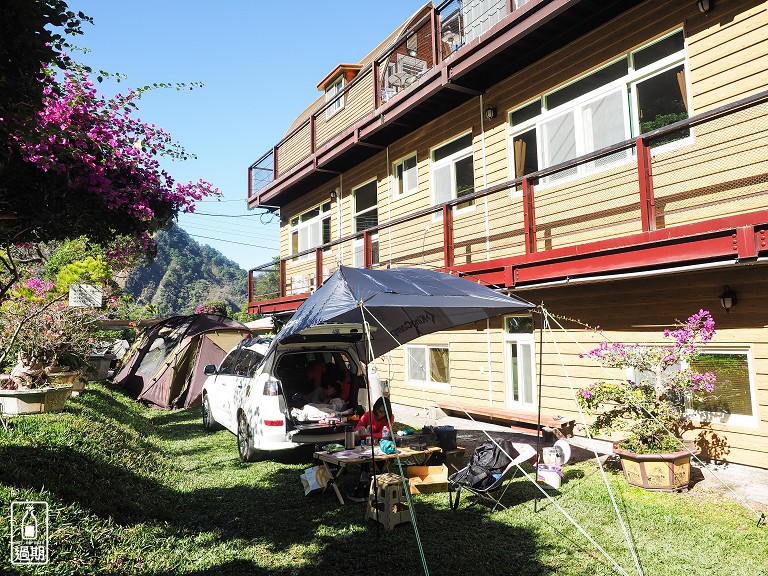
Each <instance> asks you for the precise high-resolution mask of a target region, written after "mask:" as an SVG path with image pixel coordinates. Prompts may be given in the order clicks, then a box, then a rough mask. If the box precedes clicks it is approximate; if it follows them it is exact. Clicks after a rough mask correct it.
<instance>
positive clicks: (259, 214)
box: [187, 210, 274, 218]
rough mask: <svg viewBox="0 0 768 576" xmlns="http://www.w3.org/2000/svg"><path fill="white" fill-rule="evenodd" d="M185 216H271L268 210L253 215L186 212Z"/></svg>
mask: <svg viewBox="0 0 768 576" xmlns="http://www.w3.org/2000/svg"><path fill="white" fill-rule="evenodd" d="M187 214H196V215H197V216H215V217H217V218H251V217H253V216H264V215H265V214H273V215H274V213H273V212H270V211H269V210H265V211H264V212H258V213H254V214H211V213H210V212H188V213H187Z"/></svg>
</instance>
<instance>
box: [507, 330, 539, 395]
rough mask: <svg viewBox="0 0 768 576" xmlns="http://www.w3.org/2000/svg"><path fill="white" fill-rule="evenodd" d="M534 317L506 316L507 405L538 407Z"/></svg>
mask: <svg viewBox="0 0 768 576" xmlns="http://www.w3.org/2000/svg"><path fill="white" fill-rule="evenodd" d="M534 353H535V350H534V341H533V317H532V316H505V317H504V356H505V364H506V380H507V405H508V406H520V407H524V408H535V407H536V386H535V382H536V374H535V366H536V363H535V361H534Z"/></svg>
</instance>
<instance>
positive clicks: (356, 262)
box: [352, 179, 379, 268]
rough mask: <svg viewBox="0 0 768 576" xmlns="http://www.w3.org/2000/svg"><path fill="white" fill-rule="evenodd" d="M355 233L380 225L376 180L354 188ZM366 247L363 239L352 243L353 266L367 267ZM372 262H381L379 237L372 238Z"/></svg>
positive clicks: (376, 235)
mask: <svg viewBox="0 0 768 576" xmlns="http://www.w3.org/2000/svg"><path fill="white" fill-rule="evenodd" d="M352 197H353V200H354V204H355V207H354V219H355V222H354V224H355V232H363V231H364V230H368V229H369V228H375V227H376V226H378V225H379V207H378V190H377V184H376V180H375V179H374V180H371V181H370V182H366V183H365V184H363V185H362V186H359V187H357V188H353V190H352ZM364 250H365V246H364V242H363V239H362V238H358V239H356V240H355V241H354V242H353V243H352V265H353V266H355V267H357V268H362V267H363V266H364V265H365V252H364ZM371 250H372V255H371V261H372V262H373V263H374V264H377V263H378V262H379V235H378V234H374V235H373V237H372V238H371Z"/></svg>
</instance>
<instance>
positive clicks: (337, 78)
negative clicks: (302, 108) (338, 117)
mask: <svg viewBox="0 0 768 576" xmlns="http://www.w3.org/2000/svg"><path fill="white" fill-rule="evenodd" d="M360 68H362V66H360V64H339V65H338V66H336V68H334V69H333V70H331V73H330V74H328V75H327V76H326V77H325V78H323V79H322V81H321V82H320V84H318V85H317V89H318V90H322V91H323V92H325V106H326V109H325V118H326V120H327V119H328V118H331V117H332V116H334V115H335V114H337V113H338V112H340V111H341V110H342V109H343V108H344V100H345V98H346V96H345V95H344V87H345V86H346V85H347V84H349V83H350V82H351V81H352V78H354V77H355V76H356V75H357V73H358V72H360Z"/></svg>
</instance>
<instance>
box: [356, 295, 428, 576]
mask: <svg viewBox="0 0 768 576" xmlns="http://www.w3.org/2000/svg"><path fill="white" fill-rule="evenodd" d="M360 316H361V318H362V319H363V331H364V333H365V338H366V340H367V341H368V359H369V363H370V362H372V361H373V344H372V343H371V330H370V326H369V325H368V322H366V320H365V306H363V302H362V301H361V302H360ZM371 317H372V318H374V319H376V317H375V316H374V315H373V314H371ZM376 321H377V322H378V320H377V319H376ZM387 332H388V333H389V335H390V336H392V338H393V339H394V340H395V342H397V343H398V345H400V346H402V344H401V343H400V342H399V341H398V340H397V338H395V337H394V336H393V335H392V334H391V333H390V332H389V331H388V330H387ZM366 376H368V374H367V366H366ZM368 383H369V386H368V405H369V406H370V405H371V392H370V380H369V381H368ZM390 392H391V388H390ZM381 397H382V398H384V390H382V391H381ZM371 410H373V406H371ZM384 411H385V412H386V418H387V422H389V423H390V424H394V423H395V419H394V418H393V417H392V414H391V413H390V412H389V410H387V403H386V402H384ZM389 432H390V434H391V435H392V438H394V437H395V434H394V431H393V430H392V426H390V427H389ZM392 441H393V442H394V440H392ZM395 460H396V461H397V467H398V469H399V470H400V481H401V482H402V484H403V491H404V493H405V498H406V500H407V501H408V508H409V509H410V511H411V525H412V526H413V533H414V535H415V536H416V545H417V546H418V549H419V555H420V556H421V565H422V567H423V568H424V576H429V566H428V565H427V557H426V555H425V553H424V546H423V544H422V543H421V535H420V534H419V525H418V523H417V522H416V509H415V507H414V506H413V499H412V498H411V490H410V486H409V485H408V482H407V481H406V479H405V474H404V472H403V463H402V462H401V461H400V454H399V453H398V452H397V448H395ZM371 462H372V463H373V462H374V457H373V439H371ZM373 470H374V477H373V481H374V482H376V476H375V474H376V466H375V465H374V466H373ZM374 486H375V489H376V493H377V494H378V485H376V484H374ZM378 520H379V507H378V506H376V528H377V536H381V523H380V522H379V521H378Z"/></svg>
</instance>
